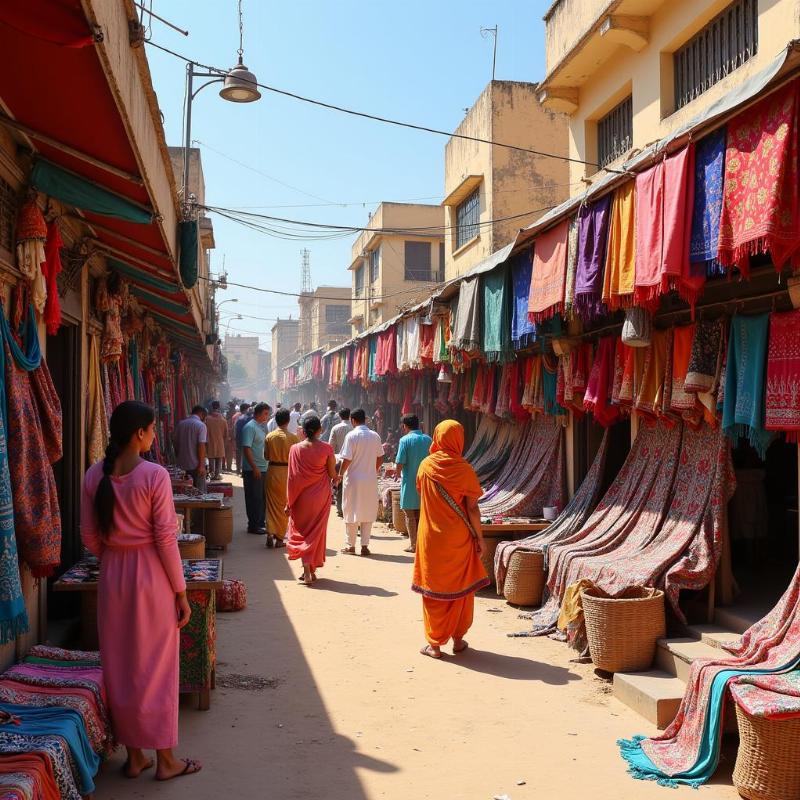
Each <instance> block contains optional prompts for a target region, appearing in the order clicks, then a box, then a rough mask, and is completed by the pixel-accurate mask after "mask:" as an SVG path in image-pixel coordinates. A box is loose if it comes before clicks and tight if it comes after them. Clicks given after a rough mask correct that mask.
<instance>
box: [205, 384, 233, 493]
mask: <svg viewBox="0 0 800 800" xmlns="http://www.w3.org/2000/svg"><path fill="white" fill-rule="evenodd" d="M206 428H208V443H207V453H206V455H207V456H208V466H209V474H210V477H211V480H213V481H218V480H219V479H220V478H221V477H222V465H223V463H224V462H225V437H226V436H227V434H228V423H227V422H226V421H225V417H223V416H222V414H221V412H220V410H219V400H214V401H213V402H212V403H211V413H210V414H209V415H208V416H207V417H206Z"/></svg>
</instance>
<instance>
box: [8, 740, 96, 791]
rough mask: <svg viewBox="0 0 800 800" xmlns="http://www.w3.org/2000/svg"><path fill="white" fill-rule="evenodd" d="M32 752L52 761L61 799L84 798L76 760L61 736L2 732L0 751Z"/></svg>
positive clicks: (51, 765)
mask: <svg viewBox="0 0 800 800" xmlns="http://www.w3.org/2000/svg"><path fill="white" fill-rule="evenodd" d="M30 752H37V753H41V754H42V755H43V756H44V757H45V758H47V759H48V761H49V762H50V767H51V768H52V771H53V775H54V776H55V780H56V786H57V787H58V793H59V795H60V796H61V800H82V797H81V792H80V790H79V789H78V786H77V784H76V782H75V773H76V772H77V768H76V767H75V762H74V760H73V759H72V756H71V755H70V752H69V748H68V747H67V746H66V743H65V742H64V740H63V739H62V738H61V737H60V736H23V735H21V734H18V733H14V732H13V731H8V732H5V731H4V732H3V733H0V753H30Z"/></svg>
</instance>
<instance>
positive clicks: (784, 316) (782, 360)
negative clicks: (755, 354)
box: [764, 309, 800, 442]
mask: <svg viewBox="0 0 800 800" xmlns="http://www.w3.org/2000/svg"><path fill="white" fill-rule="evenodd" d="M764 427H765V428H766V429H767V430H768V431H785V432H786V439H787V441H790V442H797V439H798V432H800V309H795V310H794V311H786V312H783V313H778V312H773V313H772V314H771V315H770V319H769V355H768V358H767V402H766V422H765V425H764Z"/></svg>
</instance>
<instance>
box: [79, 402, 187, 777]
mask: <svg viewBox="0 0 800 800" xmlns="http://www.w3.org/2000/svg"><path fill="white" fill-rule="evenodd" d="M153 420H154V414H153V409H152V408H150V406H148V405H145V404H144V403H139V402H137V401H133V400H129V401H126V402H124V403H120V405H118V406H117V408H116V409H115V410H114V413H113V414H112V415H111V421H110V442H109V445H108V447H107V448H106V455H105V459H104V460H103V461H101V462H98V463H97V464H95V465H93V466H92V467H90V468H89V470H88V471H87V473H86V476H85V478H84V481H83V497H82V502H81V537H82V539H83V543H84V544H85V545H86V547H87V548H88V549H89V550H90V551H91V552H92V553H94V554H95V555H96V556H98V557H99V559H100V578H99V583H98V587H97V629H98V633H99V638H100V659H101V662H102V665H103V679H104V682H105V686H106V693H107V695H108V705H109V710H110V712H111V721H112V726H113V728H114V734H115V735H116V738H117V740H118V741H119V742H120V743H121V744H124V745H125V746H126V747H127V750H128V760H127V762H126V764H125V774H126V775H127V776H128V777H129V778H137V777H138V776H139V775H140V774H141V773H142V772H143V771H144V770H147V769H150V768H151V767H152V766H153V760H152V759H151V758H150V757H149V756H147V755H145V753H144V751H145V750H155V751H156V760H157V766H156V778H157V779H158V780H169V779H170V778H175V777H178V776H180V775H190V774H193V773H195V772H198V771H199V770H200V764H199V763H198V762H196V761H192V760H191V759H178V758H176V757H175V755H174V754H173V752H172V748H174V747H175V746H176V745H177V743H178V672H179V646H180V636H179V631H180V629H181V628H182V627H183V626H184V625H186V623H187V622H189V617H190V614H191V611H190V608H189V603H188V601H187V599H186V583H185V581H184V578H183V566H182V564H181V557H180V552H179V550H178V542H177V537H176V532H177V520H176V517H175V506H174V504H173V501H172V486H171V482H170V477H169V473H168V472H167V471H166V470H165V469H164V468H163V467H160V466H158V465H157V464H153V463H151V462H149V461H145V460H144V459H143V458H142V457H141V453H146V452H148V451H149V450H150V448H151V447H152V445H153V439H154V437H155V433H154V426H153Z"/></svg>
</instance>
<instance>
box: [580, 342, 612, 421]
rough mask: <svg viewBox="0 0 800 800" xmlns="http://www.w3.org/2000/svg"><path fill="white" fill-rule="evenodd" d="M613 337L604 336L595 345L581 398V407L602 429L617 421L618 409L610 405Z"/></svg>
mask: <svg viewBox="0 0 800 800" xmlns="http://www.w3.org/2000/svg"><path fill="white" fill-rule="evenodd" d="M615 344H616V337H615V336H604V337H603V338H602V339H600V341H599V342H598V345H597V355H596V356H595V359H594V364H593V366H592V371H591V373H590V375H589V385H588V386H587V387H586V394H585V395H584V398H583V407H584V409H586V411H590V412H591V413H592V415H593V416H594V419H595V422H597V423H598V424H599V425H602V426H603V427H604V428H607V427H609V425H613V424H614V423H615V422H616V421H617V420H618V419H619V408H618V407H617V406H612V405H611V402H610V400H611V391H612V389H613V387H614V347H615Z"/></svg>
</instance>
